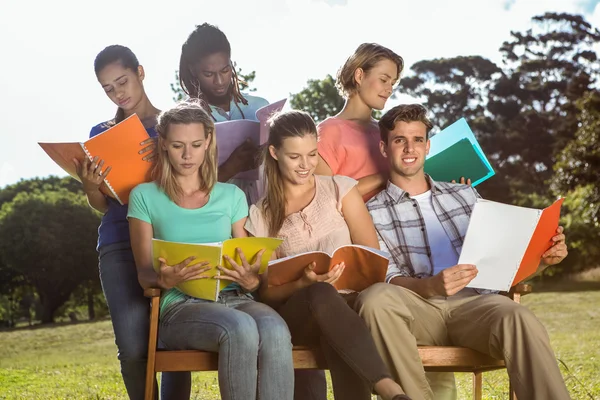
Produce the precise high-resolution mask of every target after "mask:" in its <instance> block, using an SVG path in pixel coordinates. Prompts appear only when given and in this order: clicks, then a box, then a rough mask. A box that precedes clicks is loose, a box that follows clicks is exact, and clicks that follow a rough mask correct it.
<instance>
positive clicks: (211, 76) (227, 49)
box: [179, 23, 269, 204]
mask: <svg viewBox="0 0 600 400" xmlns="http://www.w3.org/2000/svg"><path fill="white" fill-rule="evenodd" d="M179 82H180V84H181V88H182V89H183V91H184V92H185V93H186V94H187V95H188V96H190V97H191V98H198V99H201V100H204V101H205V102H206V103H207V111H208V112H209V114H210V115H211V116H212V118H213V120H214V121H215V122H222V121H231V120H237V119H251V120H256V110H258V109H259V108H261V107H263V106H265V105H267V104H269V103H268V102H267V101H266V100H265V99H263V98H261V97H256V96H250V95H248V94H243V95H242V93H241V92H240V81H239V79H238V75H237V73H236V71H235V68H234V66H233V63H232V62H231V46H230V44H229V40H227V37H226V36H225V34H224V33H223V32H222V31H221V30H220V29H219V28H217V27H216V26H214V25H211V24H208V23H204V24H202V25H198V26H196V29H194V31H193V32H192V33H191V34H190V35H189V36H188V38H187V40H186V41H185V43H184V44H183V46H182V47H181V59H180V61H179ZM257 155H258V148H257V147H256V146H255V145H254V144H252V143H251V142H245V143H244V144H242V145H240V146H239V147H238V148H237V149H236V150H235V151H234V152H233V153H232V154H231V156H230V157H229V158H228V159H227V161H225V162H224V163H223V164H221V165H219V181H220V182H230V183H233V184H235V185H236V186H238V187H239V188H240V189H242V190H243V191H244V193H246V197H247V199H248V204H253V203H255V202H256V201H257V200H258V190H257V182H255V181H248V180H242V179H231V178H233V177H234V176H235V175H237V174H238V173H240V172H243V171H248V170H251V169H254V168H255V167H256V158H257Z"/></svg>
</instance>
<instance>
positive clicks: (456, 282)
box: [429, 264, 477, 297]
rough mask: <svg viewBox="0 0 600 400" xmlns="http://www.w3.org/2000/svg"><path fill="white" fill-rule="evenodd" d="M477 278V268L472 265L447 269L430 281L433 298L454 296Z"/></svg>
mask: <svg viewBox="0 0 600 400" xmlns="http://www.w3.org/2000/svg"><path fill="white" fill-rule="evenodd" d="M476 276H477V268H476V267H475V266H474V265H471V264H458V265H455V266H453V267H450V268H446V269H445V270H443V271H441V272H440V273H438V274H437V275H435V276H433V277H431V278H429V279H430V281H429V282H430V285H429V286H430V290H429V292H430V295H431V296H444V297H447V296H452V295H454V294H456V293H458V292H460V291H461V290H462V289H464V288H465V286H467V285H468V284H469V282H471V281H472V280H473V278H475V277H476Z"/></svg>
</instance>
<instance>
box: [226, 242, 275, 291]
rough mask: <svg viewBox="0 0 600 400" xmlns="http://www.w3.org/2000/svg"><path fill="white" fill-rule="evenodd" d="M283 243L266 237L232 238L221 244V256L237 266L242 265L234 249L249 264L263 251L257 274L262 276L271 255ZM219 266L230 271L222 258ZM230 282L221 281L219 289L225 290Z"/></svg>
mask: <svg viewBox="0 0 600 400" xmlns="http://www.w3.org/2000/svg"><path fill="white" fill-rule="evenodd" d="M281 243H283V240H282V239H276V238H268V237H245V238H234V239H228V240H226V241H224V242H223V254H222V255H223V256H225V255H228V256H229V257H231V258H232V259H233V261H234V262H236V263H237V264H238V265H242V260H241V259H240V257H239V256H238V253H237V251H236V248H238V247H239V248H240V249H241V250H242V252H243V253H244V256H245V257H246V260H247V261H248V262H249V263H251V264H252V263H253V261H254V257H255V256H256V254H257V253H258V252H259V251H261V250H262V249H265V252H264V253H263V256H262V262H261V264H260V269H259V271H258V273H259V274H262V273H263V272H265V270H266V269H267V266H268V265H269V260H270V259H271V255H272V254H273V252H274V251H275V249H277V248H278V247H279V245H280V244H281ZM221 265H222V266H224V267H225V268H229V269H232V268H231V266H230V265H229V263H227V262H226V261H225V259H224V258H223V259H222V260H221ZM230 283H231V282H230V281H226V280H224V281H222V282H221V289H223V288H225V286H227V285H229V284H230Z"/></svg>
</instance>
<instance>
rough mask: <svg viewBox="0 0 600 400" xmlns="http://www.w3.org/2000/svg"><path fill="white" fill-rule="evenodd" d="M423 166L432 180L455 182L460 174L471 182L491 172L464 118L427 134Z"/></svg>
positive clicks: (487, 176)
mask: <svg viewBox="0 0 600 400" xmlns="http://www.w3.org/2000/svg"><path fill="white" fill-rule="evenodd" d="M424 169H425V172H426V173H427V174H429V175H430V176H431V177H432V178H433V179H434V180H436V181H440V182H451V181H452V180H455V181H456V182H459V181H460V178H461V177H463V176H464V177H465V179H471V185H472V186H477V185H478V184H480V183H481V182H483V181H485V180H486V179H489V178H491V177H492V176H494V174H495V172H494V169H493V168H492V166H491V164H490V163H489V161H488V159H487V157H486V156H485V154H484V153H483V150H482V149H481V146H479V143H478V142H477V140H476V139H475V135H473V131H471V128H470V127H469V124H467V121H466V120H465V119H464V118H461V119H459V120H458V121H456V122H455V123H453V124H452V125H450V126H448V127H446V128H445V129H444V130H442V131H441V132H440V133H438V134H436V135H434V136H433V137H432V138H431V141H430V148H429V154H428V155H427V159H426V160H425V167H424Z"/></svg>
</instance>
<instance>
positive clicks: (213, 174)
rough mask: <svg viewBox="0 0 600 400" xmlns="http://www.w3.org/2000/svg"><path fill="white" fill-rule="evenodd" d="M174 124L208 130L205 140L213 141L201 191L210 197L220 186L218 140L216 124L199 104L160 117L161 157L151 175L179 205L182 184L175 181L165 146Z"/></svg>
mask: <svg viewBox="0 0 600 400" xmlns="http://www.w3.org/2000/svg"><path fill="white" fill-rule="evenodd" d="M174 124H181V125H187V124H201V125H202V126H203V128H204V138H205V139H210V144H209V145H208V149H207V150H206V154H205V156H204V161H203V162H202V165H201V166H200V190H203V191H206V192H207V193H210V192H211V190H212V188H213V187H214V186H215V184H216V183H217V141H216V139H215V137H214V136H215V135H214V132H215V124H214V123H213V121H212V119H211V118H210V116H209V115H208V113H207V112H206V111H205V110H204V108H203V107H202V105H201V104H200V102H198V101H193V100H192V101H186V102H181V103H178V104H177V105H175V106H174V107H173V108H171V109H169V110H166V111H163V112H162V113H160V115H159V116H158V122H157V124H156V131H157V132H158V145H157V149H158V155H157V157H156V159H155V162H154V164H153V165H152V169H151V171H150V175H151V177H152V180H154V181H155V182H156V184H157V185H158V186H159V187H160V188H161V189H162V190H163V191H164V192H165V194H166V195H167V196H169V198H170V199H171V200H172V201H174V202H177V201H178V200H179V199H180V198H181V196H182V194H183V192H182V189H181V186H180V185H179V182H177V179H175V171H174V170H173V166H172V165H171V162H170V161H169V156H168V155H167V151H166V150H163V145H164V143H165V141H166V140H167V137H168V135H169V128H170V127H171V125H174Z"/></svg>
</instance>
